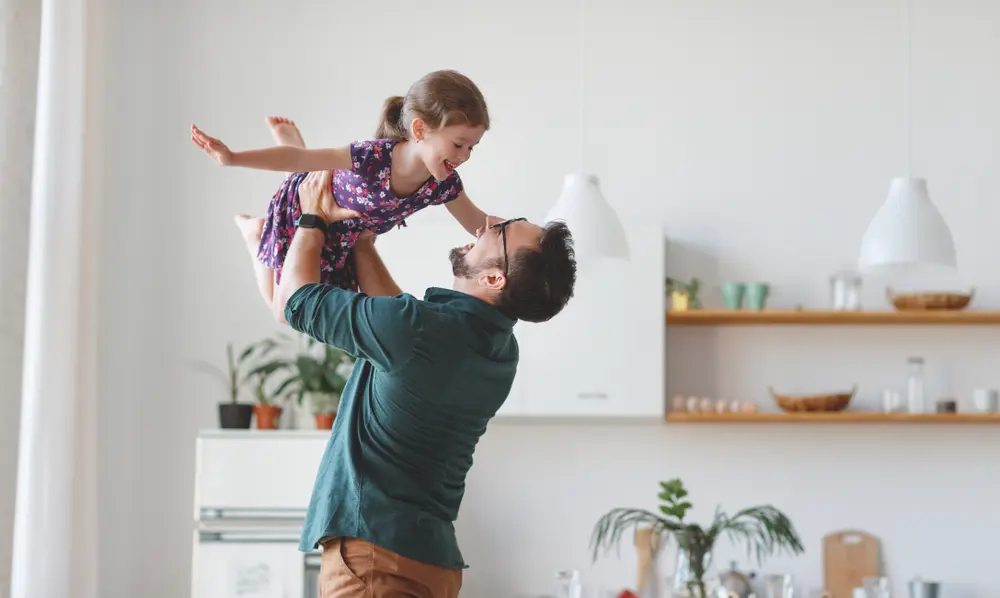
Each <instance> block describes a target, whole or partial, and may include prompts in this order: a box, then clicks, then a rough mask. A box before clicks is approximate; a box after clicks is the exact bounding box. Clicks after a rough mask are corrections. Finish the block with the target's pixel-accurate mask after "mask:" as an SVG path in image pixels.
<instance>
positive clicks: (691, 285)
mask: <svg viewBox="0 0 1000 598" xmlns="http://www.w3.org/2000/svg"><path fill="white" fill-rule="evenodd" d="M666 285H667V292H668V293H670V307H671V309H674V310H675V311H687V310H688V309H701V298H700V297H699V296H698V291H699V290H700V289H701V279H699V278H692V279H691V282H682V281H680V280H677V279H676V278H671V277H669V276H668V277H667V280H666Z"/></svg>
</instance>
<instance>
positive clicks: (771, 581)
mask: <svg viewBox="0 0 1000 598" xmlns="http://www.w3.org/2000/svg"><path fill="white" fill-rule="evenodd" d="M764 586H765V588H766V589H767V598H795V586H794V585H793V584H792V576H791V575H790V574H788V573H775V574H771V575H768V576H767V577H766V578H764Z"/></svg>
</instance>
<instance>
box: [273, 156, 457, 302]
mask: <svg viewBox="0 0 1000 598" xmlns="http://www.w3.org/2000/svg"><path fill="white" fill-rule="evenodd" d="M396 143H397V142H396V141H393V140H385V139H377V140H374V141H357V142H355V143H352V144H351V162H352V168H351V170H334V171H333V197H334V198H335V199H336V200H337V203H338V204H340V206H341V207H344V208H347V209H350V210H354V211H356V212H358V213H360V214H361V217H360V218H348V219H347V220H342V221H340V222H334V223H332V224H331V225H330V229H329V231H328V233H327V242H326V245H325V246H324V247H323V253H322V258H321V263H320V281H321V282H323V283H326V284H333V285H336V286H339V287H342V288H345V289H350V290H352V291H356V290H358V277H357V272H356V271H355V268H354V252H353V251H352V249H353V248H354V244H355V243H356V242H357V240H358V236H359V235H360V234H361V233H362V232H363V231H365V230H372V231H374V232H375V234H379V235H380V234H383V233H386V232H388V231H390V230H392V228H393V227H394V226H405V225H406V222H405V219H406V217H407V216H409V215H410V214H413V213H414V212H416V211H417V210H421V209H423V208H425V207H427V206H431V205H438V204H444V203H447V202H449V201H451V200H453V199H456V198H457V197H458V196H459V194H461V192H462V179H461V178H459V176H458V172H457V171H452V172H451V174H449V175H448V178H446V179H444V180H442V181H439V180H436V179H434V178H433V177H431V178H429V179H427V181H425V182H424V184H423V185H421V186H420V188H419V189H417V191H416V192H415V193H413V194H412V195H410V196H408V197H396V196H395V195H394V194H393V192H392V190H391V189H390V188H389V173H390V172H391V171H392V148H393V146H395V145H396ZM307 174H308V173H306V172H297V173H294V174H290V175H288V178H286V179H285V181H284V182H283V183H282V184H281V187H280V188H278V191H277V192H276V193H275V194H274V197H272V198H271V204H270V205H269V206H268V208H267V218H266V219H265V220H264V230H263V232H262V233H261V238H260V247H259V248H258V250H257V257H258V258H259V259H260V261H261V262H262V263H263V264H264V265H265V266H267V267H268V268H269V269H271V270H274V271H276V272H277V275H276V279H277V280H279V281H280V279H281V268H282V266H283V265H284V263H285V254H287V253H288V248H289V246H290V245H291V244H292V236H293V235H294V234H295V229H296V222H298V219H299V216H300V215H301V214H302V211H301V209H300V208H299V192H298V190H299V184H300V183H301V182H302V181H303V180H304V179H305V178H306V175H307Z"/></svg>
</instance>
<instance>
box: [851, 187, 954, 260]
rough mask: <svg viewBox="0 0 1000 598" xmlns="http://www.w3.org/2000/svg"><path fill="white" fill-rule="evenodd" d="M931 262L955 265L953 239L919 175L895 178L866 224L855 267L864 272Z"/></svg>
mask: <svg viewBox="0 0 1000 598" xmlns="http://www.w3.org/2000/svg"><path fill="white" fill-rule="evenodd" d="M926 264H934V265H939V266H947V267H951V268H954V267H956V266H957V260H956V257H955V241H954V240H953V239H952V236H951V231H950V230H948V225H947V223H945V221H944V217H942V216H941V212H939V211H938V209H937V208H936V207H935V206H934V203H933V202H932V201H931V197H930V194H929V193H928V192H927V181H926V180H925V179H921V178H912V177H897V178H895V179H893V181H892V183H891V184H890V185H889V197H888V199H886V200H885V203H884V204H882V207H881V208H879V210H878V212H877V213H876V214H875V218H873V219H872V221H871V224H869V225H868V230H867V232H865V236H864V239H862V241H861V252H860V255H859V258H858V267H859V268H860V269H861V271H862V272H865V273H879V272H887V271H898V270H901V269H905V268H910V267H914V266H921V265H926Z"/></svg>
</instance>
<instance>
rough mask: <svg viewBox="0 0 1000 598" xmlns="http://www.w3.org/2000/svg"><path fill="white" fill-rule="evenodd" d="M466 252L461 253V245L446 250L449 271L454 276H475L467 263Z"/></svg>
mask: <svg viewBox="0 0 1000 598" xmlns="http://www.w3.org/2000/svg"><path fill="white" fill-rule="evenodd" d="M467 257H468V252H465V253H463V252H462V248H461V247H456V248H454V249H452V250H451V251H449V252H448V259H449V260H450V261H451V273H452V274H454V275H455V278H475V277H476V272H475V271H474V270H473V268H472V266H471V265H470V264H469V260H468V259H466V258H467Z"/></svg>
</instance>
